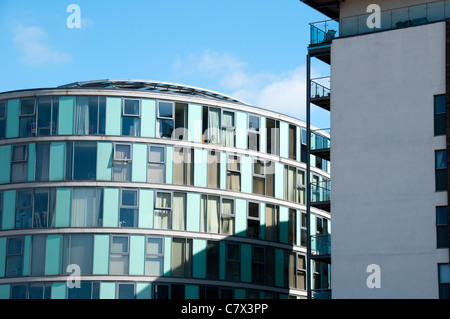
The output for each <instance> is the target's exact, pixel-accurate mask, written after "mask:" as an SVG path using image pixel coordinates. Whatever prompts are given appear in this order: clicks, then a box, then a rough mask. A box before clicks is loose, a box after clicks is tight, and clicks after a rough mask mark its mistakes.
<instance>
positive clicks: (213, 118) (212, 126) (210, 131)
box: [203, 106, 222, 144]
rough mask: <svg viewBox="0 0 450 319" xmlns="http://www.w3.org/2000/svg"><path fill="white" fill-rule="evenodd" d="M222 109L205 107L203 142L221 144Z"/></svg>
mask: <svg viewBox="0 0 450 319" xmlns="http://www.w3.org/2000/svg"><path fill="white" fill-rule="evenodd" d="M220 122H221V109H220V108H216V107H209V106H203V142H205V143H211V144H220V143H221V141H220V135H221V127H222V126H221V123H220Z"/></svg>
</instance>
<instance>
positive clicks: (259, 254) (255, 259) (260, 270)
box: [252, 246, 266, 284]
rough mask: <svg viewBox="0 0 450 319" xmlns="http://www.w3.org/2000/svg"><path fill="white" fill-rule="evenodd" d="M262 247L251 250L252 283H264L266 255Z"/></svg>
mask: <svg viewBox="0 0 450 319" xmlns="http://www.w3.org/2000/svg"><path fill="white" fill-rule="evenodd" d="M265 252H266V251H265V249H264V248H263V247H257V246H254V247H253V249H252V255H253V256H252V282H253V283H257V284H263V283H264V282H265V278H266V276H265V275H266V274H265V268H266V254H265Z"/></svg>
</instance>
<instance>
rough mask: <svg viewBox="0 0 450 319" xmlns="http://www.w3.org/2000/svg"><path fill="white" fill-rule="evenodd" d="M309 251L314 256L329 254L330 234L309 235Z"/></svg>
mask: <svg viewBox="0 0 450 319" xmlns="http://www.w3.org/2000/svg"><path fill="white" fill-rule="evenodd" d="M311 253H312V254H313V255H315V256H326V255H331V235H330V234H319V235H314V236H311Z"/></svg>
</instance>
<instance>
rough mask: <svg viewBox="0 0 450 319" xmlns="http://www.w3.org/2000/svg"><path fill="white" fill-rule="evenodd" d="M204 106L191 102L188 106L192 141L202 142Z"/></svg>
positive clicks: (189, 130)
mask: <svg viewBox="0 0 450 319" xmlns="http://www.w3.org/2000/svg"><path fill="white" fill-rule="evenodd" d="M202 133H203V132H202V106H201V105H199V104H189V106H188V139H189V141H191V142H198V143H201V142H202Z"/></svg>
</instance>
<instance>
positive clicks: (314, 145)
mask: <svg viewBox="0 0 450 319" xmlns="http://www.w3.org/2000/svg"><path fill="white" fill-rule="evenodd" d="M329 148H330V139H329V138H327V137H325V136H323V135H320V134H317V133H314V132H311V150H322V149H329Z"/></svg>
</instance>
